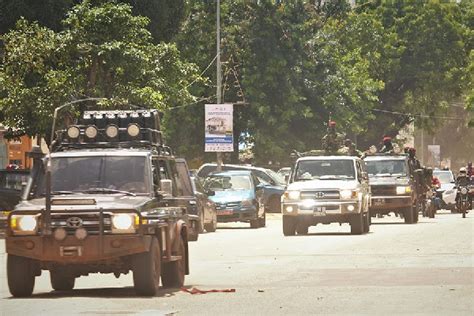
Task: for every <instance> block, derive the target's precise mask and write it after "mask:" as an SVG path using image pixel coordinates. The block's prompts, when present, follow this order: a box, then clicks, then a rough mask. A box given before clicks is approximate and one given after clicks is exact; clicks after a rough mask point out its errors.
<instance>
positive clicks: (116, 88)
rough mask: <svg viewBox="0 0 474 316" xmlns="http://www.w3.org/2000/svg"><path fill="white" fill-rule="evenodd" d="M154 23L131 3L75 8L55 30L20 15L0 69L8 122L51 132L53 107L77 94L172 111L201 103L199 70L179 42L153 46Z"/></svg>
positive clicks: (1, 104)
mask: <svg viewBox="0 0 474 316" xmlns="http://www.w3.org/2000/svg"><path fill="white" fill-rule="evenodd" d="M147 23H148V20H147V19H146V18H144V17H136V16H133V15H132V14H131V7H130V6H129V5H125V4H113V3H108V2H107V3H104V4H103V5H100V6H96V7H93V6H92V5H91V4H90V3H89V2H88V1H85V2H83V3H81V4H79V5H77V6H75V7H74V8H73V9H72V10H71V11H70V12H69V14H68V18H67V19H65V20H64V28H65V29H64V31H62V32H58V33H56V32H54V31H52V30H49V29H47V28H45V27H41V26H39V25H38V24H37V23H29V22H27V21H25V20H20V21H19V22H18V24H17V28H16V29H15V30H13V31H11V32H9V33H7V34H6V35H5V36H4V37H3V39H4V42H5V56H4V59H3V64H2V68H1V71H0V83H1V88H0V89H1V91H0V94H1V95H2V98H1V99H0V110H1V111H2V112H3V114H4V116H5V121H6V123H7V124H8V125H9V126H15V127H17V128H19V129H21V130H23V131H24V132H25V133H27V134H28V135H36V134H41V135H45V134H46V133H48V132H49V131H48V128H49V127H50V125H51V116H52V113H53V109H54V108H55V107H56V106H58V105H60V104H62V103H64V102H66V101H70V100H71V99H76V98H82V97H85V96H88V97H106V98H109V99H111V100H113V103H116V102H119V103H131V104H138V105H142V106H146V107H150V108H158V109H162V110H164V109H166V108H167V107H168V106H170V105H171V104H183V103H185V102H189V101H192V100H194V98H193V97H192V95H191V94H190V93H189V91H188V90H187V86H188V85H189V83H190V82H191V81H199V76H198V75H197V73H196V67H195V66H194V65H192V64H189V63H186V62H184V61H182V60H181V58H180V55H179V51H178V50H177V48H176V46H175V45H173V44H158V45H154V44H152V43H151V35H150V33H149V32H148V31H147V30H146V28H145V27H146V25H147Z"/></svg>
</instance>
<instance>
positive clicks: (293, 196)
mask: <svg viewBox="0 0 474 316" xmlns="http://www.w3.org/2000/svg"><path fill="white" fill-rule="evenodd" d="M284 197H285V199H287V200H299V199H300V191H286V192H285V193H284Z"/></svg>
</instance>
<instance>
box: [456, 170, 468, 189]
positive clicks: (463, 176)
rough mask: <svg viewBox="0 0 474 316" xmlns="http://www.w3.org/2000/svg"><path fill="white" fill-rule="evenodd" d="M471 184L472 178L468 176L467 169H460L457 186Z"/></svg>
mask: <svg viewBox="0 0 474 316" xmlns="http://www.w3.org/2000/svg"><path fill="white" fill-rule="evenodd" d="M470 182H471V178H470V177H468V176H467V170H466V168H465V167H461V169H459V174H458V177H457V178H456V186H457V187H459V186H463V187H465V186H468V185H469V183H470Z"/></svg>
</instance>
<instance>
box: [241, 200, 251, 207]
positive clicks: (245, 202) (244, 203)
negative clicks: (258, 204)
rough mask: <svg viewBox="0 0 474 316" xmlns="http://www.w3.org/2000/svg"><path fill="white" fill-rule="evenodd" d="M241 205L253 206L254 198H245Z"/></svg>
mask: <svg viewBox="0 0 474 316" xmlns="http://www.w3.org/2000/svg"><path fill="white" fill-rule="evenodd" d="M240 205H241V206H242V207H251V206H252V205H253V200H243V201H242V203H241V204H240Z"/></svg>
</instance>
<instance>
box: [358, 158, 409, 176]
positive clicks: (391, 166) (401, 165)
mask: <svg viewBox="0 0 474 316" xmlns="http://www.w3.org/2000/svg"><path fill="white" fill-rule="evenodd" d="M365 163H366V165H367V172H368V174H369V176H373V177H383V176H387V177H389V176H406V175H407V165H406V163H405V160H400V159H398V160H369V161H366V162H365Z"/></svg>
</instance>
